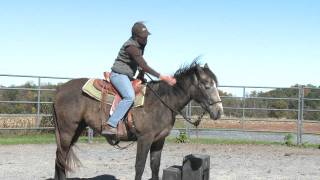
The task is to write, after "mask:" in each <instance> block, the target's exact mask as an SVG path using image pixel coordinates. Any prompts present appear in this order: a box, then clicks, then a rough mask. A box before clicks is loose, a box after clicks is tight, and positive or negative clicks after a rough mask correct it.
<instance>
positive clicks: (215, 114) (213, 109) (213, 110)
mask: <svg viewBox="0 0 320 180" xmlns="http://www.w3.org/2000/svg"><path fill="white" fill-rule="evenodd" d="M209 114H210V119H213V120H217V119H220V118H221V115H222V114H223V107H222V103H217V104H214V105H211V106H210V112H209Z"/></svg>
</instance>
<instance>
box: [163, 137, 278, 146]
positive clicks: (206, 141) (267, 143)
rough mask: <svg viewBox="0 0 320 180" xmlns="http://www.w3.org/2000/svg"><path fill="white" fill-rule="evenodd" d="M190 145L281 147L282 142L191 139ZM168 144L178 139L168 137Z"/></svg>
mask: <svg viewBox="0 0 320 180" xmlns="http://www.w3.org/2000/svg"><path fill="white" fill-rule="evenodd" d="M188 140H189V143H192V144H253V145H274V144H276V145H281V144H282V143H280V142H270V141H252V140H237V139H214V138H198V139H197V138H189V139H188ZM166 142H168V143H175V142H176V138H174V137H168V138H167V139H166Z"/></svg>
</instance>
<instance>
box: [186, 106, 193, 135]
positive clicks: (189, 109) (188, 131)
mask: <svg viewBox="0 0 320 180" xmlns="http://www.w3.org/2000/svg"><path fill="white" fill-rule="evenodd" d="M191 115H192V113H191V102H189V103H188V105H187V107H186V117H187V118H191ZM185 125H186V134H187V136H188V137H190V124H189V123H188V122H187V121H185Z"/></svg>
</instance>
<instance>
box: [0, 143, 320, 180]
mask: <svg viewBox="0 0 320 180" xmlns="http://www.w3.org/2000/svg"><path fill="white" fill-rule="evenodd" d="M121 145H126V143H121ZM77 147H78V148H75V151H76V154H77V155H78V157H79V159H80V160H81V162H82V164H83V166H82V167H80V168H77V169H76V170H75V171H74V172H73V173H69V175H68V177H69V178H72V179H94V180H100V179H106V180H113V179H121V180H129V179H134V174H135V170H134V163H135V153H136V144H134V145H133V146H130V147H129V148H128V149H125V150H118V149H115V148H113V147H112V146H110V145H108V144H107V143H105V144H102V143H93V144H86V143H79V144H78V145H77ZM55 149H56V145H55V144H46V145H6V146H0V179H5V180H7V179H9V180H11V179H12V180H16V179H23V180H29V179H30V180H37V179H51V178H52V177H53V175H54V161H55ZM189 154H206V155H210V179H212V180H215V179H230V180H233V179H249V180H250V179H310V180H311V179H312V180H313V179H319V177H320V150H319V149H311V148H308V149H305V148H296V147H286V146H278V145H268V146H267V145H196V144H173V143H168V144H166V145H165V147H164V150H163V154H162V161H161V170H160V175H162V171H163V169H165V168H167V167H170V166H172V165H182V160H183V157H184V156H186V155H189ZM150 177H151V170H150V168H149V158H148V161H147V163H146V168H145V172H144V175H143V179H148V178H150Z"/></svg>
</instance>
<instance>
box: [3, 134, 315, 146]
mask: <svg viewBox="0 0 320 180" xmlns="http://www.w3.org/2000/svg"><path fill="white" fill-rule="evenodd" d="M78 142H80V143H87V142H88V137H87V136H81V137H80V138H79V140H78ZM55 143H56V139H55V135H54V134H52V133H50V134H48V133H43V134H33V135H30V134H29V135H0V145H16V144H55ZM93 143H107V142H106V139H105V138H104V137H103V136H96V137H94V138H93ZM166 143H177V138H176V137H173V136H169V137H167V138H166ZM180 143H181V142H180ZM183 143H191V144H252V145H285V146H287V144H286V143H285V142H282V143H281V142H270V141H252V140H237V139H215V138H188V141H186V142H183ZM292 147H301V148H319V149H320V145H319V144H309V143H304V144H302V145H301V146H298V145H292Z"/></svg>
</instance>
